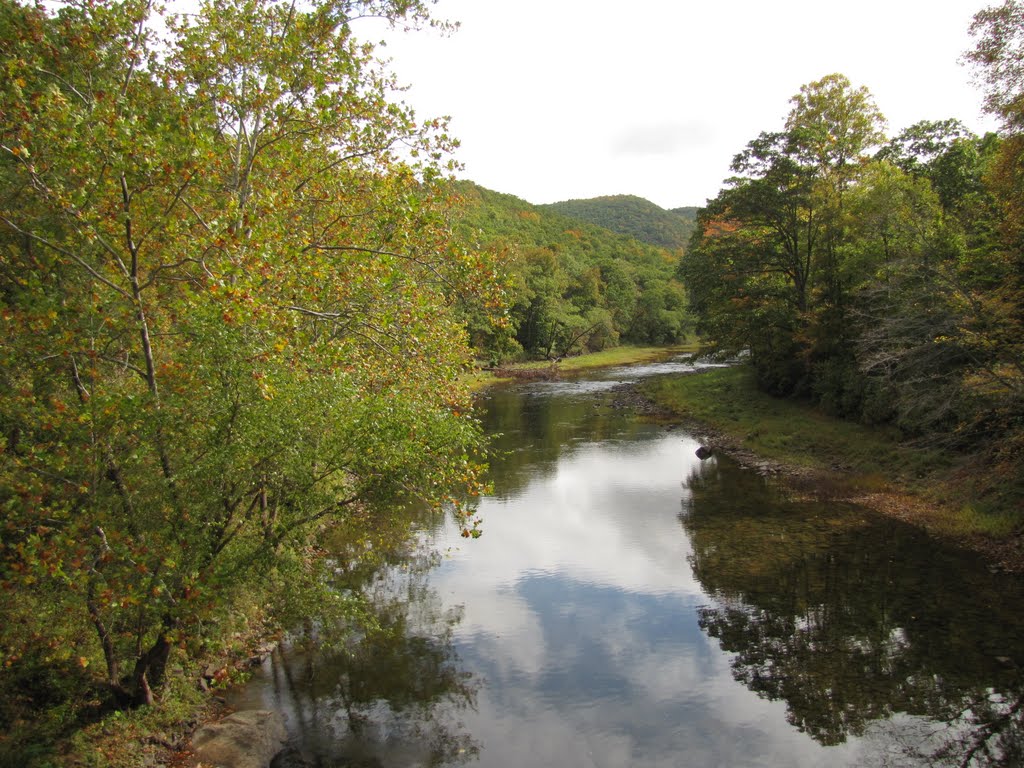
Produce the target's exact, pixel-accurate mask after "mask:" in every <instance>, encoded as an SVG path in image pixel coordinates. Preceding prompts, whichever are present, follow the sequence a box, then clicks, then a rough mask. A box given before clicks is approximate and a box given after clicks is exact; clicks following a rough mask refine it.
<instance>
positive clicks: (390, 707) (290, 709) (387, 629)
mask: <svg viewBox="0 0 1024 768" xmlns="http://www.w3.org/2000/svg"><path fill="white" fill-rule="evenodd" d="M435 563H436V561H435V560H433V559H428V560H422V559H420V560H418V561H417V560H416V559H415V558H411V559H410V561H409V563H408V564H407V565H406V567H403V568H395V567H381V568H380V569H379V570H378V571H377V572H376V573H375V575H374V576H373V578H372V579H370V580H369V581H368V582H367V583H365V584H363V585H362V587H361V589H360V604H361V610H360V615H359V617H358V627H359V628H358V629H357V630H353V628H352V625H351V624H349V625H348V626H347V627H344V628H343V627H341V626H339V627H337V628H324V627H312V626H307V627H306V629H305V631H304V632H302V633H299V634H298V635H297V636H295V637H293V638H292V639H291V640H290V641H289V642H288V643H287V644H285V645H282V646H281V647H280V648H279V649H277V650H276V651H275V652H274V654H273V656H272V658H270V659H269V660H268V661H267V662H265V663H264V665H263V667H262V669H260V670H259V672H258V674H257V676H256V678H255V679H254V680H253V681H252V682H251V683H250V684H248V685H247V686H246V687H245V688H244V689H243V690H241V691H237V692H235V693H234V694H233V695H232V696H231V698H230V702H231V704H232V705H233V706H234V707H235V708H238V709H248V708H257V709H265V708H271V709H276V710H278V711H281V712H283V713H284V714H285V716H286V720H287V724H288V730H289V735H290V738H291V741H290V744H289V747H288V749H287V750H286V752H285V753H283V754H282V755H281V756H279V757H278V758H277V759H276V760H275V761H274V766H275V768H298V767H300V766H301V767H303V768H313V767H315V768H328V767H334V766H338V767H340V766H367V767H369V766H380V767H381V768H383V767H384V766H396V767H397V766H403V767H406V766H440V765H450V764H460V763H465V762H467V761H469V760H471V759H472V758H473V757H475V756H476V754H477V753H478V751H479V746H478V744H477V742H476V741H475V740H474V739H473V738H472V736H471V735H470V734H469V733H468V732H466V731H465V729H464V728H463V727H462V724H461V722H460V719H459V718H460V716H461V712H462V711H463V710H466V709H469V708H472V707H473V705H474V703H475V698H476V691H477V688H478V685H479V683H478V681H477V680H476V679H475V678H474V676H473V674H472V673H470V672H467V671H466V670H465V669H464V667H463V666H462V664H461V661H460V659H459V657H458V655H457V653H456V651H455V648H454V646H453V644H452V633H453V629H454V627H455V626H456V625H457V624H458V622H459V620H460V618H461V616H460V611H459V610H458V609H453V608H446V607H444V606H443V605H442V604H441V602H440V600H439V599H438V596H437V593H436V592H435V591H434V590H433V589H432V588H431V587H430V586H429V584H428V583H427V580H426V579H427V571H428V570H429V568H430V567H432V566H433V565H434V564H435ZM347 577H348V576H347V575H346V578H347Z"/></svg>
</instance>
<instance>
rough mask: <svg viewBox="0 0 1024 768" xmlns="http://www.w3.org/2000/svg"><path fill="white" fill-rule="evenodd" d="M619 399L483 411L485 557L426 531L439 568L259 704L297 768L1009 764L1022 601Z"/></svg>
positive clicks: (944, 554)
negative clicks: (287, 737) (784, 486)
mask: <svg viewBox="0 0 1024 768" xmlns="http://www.w3.org/2000/svg"><path fill="white" fill-rule="evenodd" d="M615 375H618V374H615ZM607 378H608V377H606V379H607ZM611 378H612V379H614V375H613V376H611ZM615 398H616V392H615V391H614V389H612V390H608V389H605V388H604V386H603V385H601V386H596V387H592V386H590V385H588V384H586V383H585V382H570V383H566V382H559V383H557V384H556V385H542V386H530V387H525V388H521V389H508V390H504V391H502V390H495V391H492V392H490V393H488V396H487V397H486V398H485V399H484V400H483V403H484V407H485V410H484V412H483V415H482V418H483V421H484V423H485V426H486V428H487V429H488V430H489V431H490V432H491V433H492V434H496V435H498V437H497V438H496V442H497V448H498V451H497V453H496V455H495V458H494V460H493V462H492V478H493V482H494V485H495V493H494V494H493V495H491V496H488V497H485V498H483V499H481V500H480V504H479V508H478V513H479V514H480V516H481V517H482V518H483V520H484V523H483V525H484V536H483V538H481V539H479V540H476V541H470V542H466V541H465V540H463V539H461V538H460V537H459V535H458V530H457V528H456V527H454V526H452V527H446V528H436V529H434V528H431V526H429V525H424V526H423V527H424V529H425V530H434V539H433V541H432V545H433V546H434V547H435V548H436V551H437V552H440V553H442V554H443V557H441V558H440V559H439V560H437V561H436V562H423V563H421V564H420V565H421V566H422V567H412V568H409V567H408V565H406V566H404V568H405V570H403V569H402V568H399V567H398V566H397V565H396V563H397V562H398V561H397V560H395V559H393V558H388V557H384V558H382V560H381V564H382V565H387V567H384V568H383V569H382V570H379V571H376V570H375V571H373V572H375V573H378V574H380V575H378V576H376V577H375V578H374V579H373V580H372V581H370V582H369V583H370V584H372V585H373V589H372V590H371V589H367V590H366V594H367V605H368V606H372V609H370V613H371V619H372V621H370V622H369V626H370V627H371V629H370V630H368V631H367V632H366V633H365V634H362V635H360V636H359V637H358V638H354V639H353V640H352V641H351V642H349V643H348V644H344V645H338V647H334V648H330V647H329V648H327V649H326V650H324V649H322V650H320V651H318V652H316V653H313V652H308V653H307V652H306V651H305V650H304V649H303V648H301V647H299V648H296V649H293V651H292V652H291V653H289V654H285V656H284V657H282V658H280V659H279V661H278V664H277V666H275V667H273V668H269V667H268V669H267V677H266V678H265V679H264V681H263V683H262V685H263V688H262V689H260V688H259V684H257V685H256V686H253V689H254V690H257V691H260V690H262V693H258V695H259V696H261V697H262V698H260V699H259V701H260V702H262V705H264V706H265V705H268V704H269V705H271V706H279V707H282V708H284V709H285V710H286V711H287V712H289V714H290V715H291V716H292V718H293V721H294V722H293V729H294V730H295V731H297V732H298V734H297V736H296V743H297V744H298V745H299V752H301V753H302V754H303V755H305V758H304V759H305V761H306V762H304V763H302V764H304V765H355V764H360V765H387V766H390V765H396V766H397V765H403V766H405V765H408V766H413V765H434V764H441V763H445V762H456V761H460V760H462V761H468V762H470V763H472V764H474V765H480V766H488V767H490V766H495V767H500V768H505V767H506V766H507V767H509V768H511V767H513V766H514V767H515V768H520V766H558V768H574V767H576V766H579V767H580V768H591V767H592V766H609V768H611V767H612V766H624V765H629V766H638V767H641V768H648V767H649V768H654V767H655V766H658V767H660V766H708V765H719V766H808V767H811V766H821V765H834V766H870V765H893V766H905V765H910V766H914V765H929V766H930V765H974V766H983V765H1020V764H1024V760H1022V753H1021V743H1022V734H1021V712H1022V706H1021V693H1022V690H1024V688H1022V683H1021V676H1020V669H1021V668H1022V666H1024V631H1022V630H1024V626H1022V624H1024V619H1022V617H1021V615H1020V610H1019V608H1020V605H1021V598H1022V597H1024V594H1022V589H1021V584H1020V582H1019V581H1014V580H1010V579H1007V578H1006V577H1003V576H1000V577H993V575H992V574H990V573H989V572H988V571H987V570H986V569H985V568H984V567H983V565H982V564H981V563H980V562H978V561H977V560H975V559H974V558H972V557H969V556H965V555H963V554H961V553H958V552H956V551H953V550H950V549H946V548H943V547H940V546H939V545H937V544H936V543H935V542H932V541H929V540H928V539H926V538H925V537H923V536H922V535H921V534H920V533H919V532H917V531H916V530H915V529H913V528H911V527H909V526H906V525H902V524H900V523H898V522H895V521H891V520H886V519H880V518H878V517H876V516H873V515H869V514H867V513H865V512H864V511H862V510H859V509H856V508H852V507H848V506H841V505H836V504H821V503H816V502H811V501H807V500H802V501H801V500H793V499H791V498H787V497H786V496H785V495H784V494H783V493H782V492H781V491H780V489H779V488H778V487H777V486H775V485H773V484H772V483H771V482H768V481H766V480H765V479H763V478H761V477H759V476H757V475H755V474H752V473H748V472H745V471H743V470H741V469H740V468H738V467H737V466H735V465H733V464H731V463H730V462H728V461H727V460H725V459H720V458H712V459H710V460H708V461H704V462H701V461H700V460H698V459H697V458H696V456H695V450H696V448H697V443H696V442H695V441H694V440H693V439H691V438H690V437H689V436H687V435H684V434H680V433H676V432H666V431H665V430H664V429H663V428H661V427H658V426H656V425H654V424H649V423H645V422H643V421H642V420H639V419H637V418H635V417H633V416H631V415H629V413H628V412H627V411H625V410H623V409H620V408H616V407H615ZM404 562H407V561H404ZM389 563H390V565H388V564H389ZM428 566H436V567H433V568H431V567H428ZM367 572H369V571H367ZM353 573H354V572H353ZM374 626H379V630H376V629H373V627H374ZM300 756H301V755H300ZM293 757H294V756H293Z"/></svg>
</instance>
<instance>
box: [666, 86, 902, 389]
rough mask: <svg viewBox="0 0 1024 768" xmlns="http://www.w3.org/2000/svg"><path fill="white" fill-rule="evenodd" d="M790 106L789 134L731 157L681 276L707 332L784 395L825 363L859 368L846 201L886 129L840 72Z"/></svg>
mask: <svg viewBox="0 0 1024 768" xmlns="http://www.w3.org/2000/svg"><path fill="white" fill-rule="evenodd" d="M792 104H793V108H792V110H791V111H790V114H789V117H788V119H787V121H786V130H785V131H782V132H775V133H767V132H765V133H762V134H761V135H760V136H759V137H758V138H757V139H755V140H753V141H751V142H750V143H749V144H748V145H747V148H746V149H745V150H744V151H743V152H741V153H740V154H738V155H737V156H736V158H735V159H734V160H733V164H732V170H733V172H734V173H736V174H737V175H736V176H734V177H733V178H731V179H729V180H728V182H727V184H728V185H729V186H728V188H727V189H725V190H724V191H723V192H722V193H720V194H719V196H718V198H716V199H715V200H714V201H712V202H711V203H710V204H709V206H708V208H707V209H706V210H705V212H704V214H703V218H702V223H703V231H700V232H699V233H698V235H697V237H696V238H695V240H694V241H693V243H692V244H691V248H690V251H689V252H688V253H687V254H686V255H685V256H684V258H683V261H682V266H681V271H680V274H681V276H682V278H683V281H684V283H685V284H686V285H687V286H688V289H689V290H690V292H691V301H692V303H693V306H694V308H695V309H696V308H697V307H701V308H702V309H703V312H704V313H705V317H704V319H703V321H702V322H703V324H704V328H705V330H707V329H708V328H709V322H710V323H713V325H714V327H715V329H716V331H718V333H716V335H715V338H716V339H717V340H718V342H719V343H720V344H721V345H722V349H723V351H725V352H731V353H735V352H739V351H740V350H743V349H748V350H749V351H750V353H751V358H752V361H753V364H754V366H755V368H756V369H757V373H758V381H759V383H760V385H761V386H762V387H763V388H765V389H766V390H768V391H772V392H775V393H777V394H790V393H794V392H801V393H808V392H810V391H811V390H813V389H814V387H815V384H814V379H815V377H816V375H817V374H816V373H815V371H816V369H817V368H819V367H821V366H834V365H835V364H836V361H840V360H841V363H840V367H842V368H847V367H849V366H850V365H851V361H850V360H848V359H844V358H845V356H846V355H847V354H848V350H849V348H850V345H849V343H848V339H847V337H846V335H845V334H846V332H847V328H848V324H847V318H846V311H847V307H846V303H847V294H848V286H847V285H846V284H845V283H844V274H845V273H844V270H843V268H842V264H841V263H840V262H841V256H842V254H841V252H840V246H841V244H842V242H843V238H844V227H845V226H846V220H845V218H844V201H845V198H846V196H847V194H848V191H849V189H850V188H851V187H852V186H853V185H854V183H855V182H856V180H857V178H858V176H859V174H860V173H861V170H862V162H861V161H862V159H863V158H864V154H865V152H866V151H867V150H868V149H870V148H871V147H873V146H874V145H875V144H876V143H877V142H878V141H879V140H880V138H881V127H882V124H883V119H882V116H881V114H880V113H879V112H878V110H877V108H876V107H875V106H874V102H873V100H872V99H871V97H870V94H869V93H868V92H867V91H866V90H865V89H864V88H854V87H853V86H852V85H851V84H850V82H849V81H848V80H847V79H846V78H845V77H843V76H842V75H828V76H826V77H824V78H822V79H821V80H819V81H816V82H813V83H810V84H808V85H805V86H803V87H802V88H801V90H800V93H799V94H797V95H796V96H794V97H793V99H792ZM708 270H710V272H709V271H708ZM709 315H711V316H713V317H714V319H711V318H709V317H708V316H709Z"/></svg>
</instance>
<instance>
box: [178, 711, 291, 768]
mask: <svg viewBox="0 0 1024 768" xmlns="http://www.w3.org/2000/svg"><path fill="white" fill-rule="evenodd" d="M287 740H288V733H287V731H286V730H285V727H284V717H283V716H282V715H281V713H280V712H272V711H269V710H262V709H252V710H245V711H242V712H235V713H234V714H232V715H228V716H227V717H225V718H224V719H223V720H220V721H219V722H216V723H208V724H207V725H204V726H202V727H201V728H199V729H198V730H197V731H196V732H195V733H194V734H192V749H193V751H194V752H195V754H196V757H198V758H199V759H200V760H201V761H202V763H203V764H204V765H209V766H211V767H213V766H215V767H216V768H268V767H269V766H270V761H271V760H273V759H274V757H275V756H276V755H277V753H278V752H280V751H281V750H282V749H283V748H284V744H285V742H286V741H287Z"/></svg>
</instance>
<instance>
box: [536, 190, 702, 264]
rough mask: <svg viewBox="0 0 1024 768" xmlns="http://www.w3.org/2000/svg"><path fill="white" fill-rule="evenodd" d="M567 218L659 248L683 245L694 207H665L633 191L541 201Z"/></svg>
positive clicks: (693, 220) (545, 207) (693, 219)
mask: <svg viewBox="0 0 1024 768" xmlns="http://www.w3.org/2000/svg"><path fill="white" fill-rule="evenodd" d="M538 208H540V209H542V210H548V211H554V212H555V213H558V214H560V215H562V216H566V217H568V218H570V219H578V220H579V221H585V222H589V223H590V224H596V225H597V226H599V227H603V228H604V229H608V230H611V231H612V232H617V233H618V234H620V235H625V236H626V237H632V238H633V239H634V240H639V241H640V242H641V243H650V244H651V245H656V246H658V247H659V248H667V249H669V250H673V251H674V250H680V249H682V248H685V247H686V243H687V242H689V240H690V236H691V235H692V234H693V230H694V225H695V224H696V211H697V209H696V208H678V209H673V210H671V211H666V210H665V209H664V208H661V207H659V206H657V205H655V204H654V203H652V202H650V201H649V200H644V199H643V198H642V197H636V196H634V195H611V196H607V197H595V198H592V199H590V200H566V201H564V202H561V203H551V204H550V205H541V206H538Z"/></svg>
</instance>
